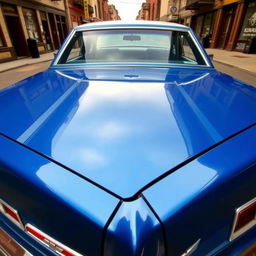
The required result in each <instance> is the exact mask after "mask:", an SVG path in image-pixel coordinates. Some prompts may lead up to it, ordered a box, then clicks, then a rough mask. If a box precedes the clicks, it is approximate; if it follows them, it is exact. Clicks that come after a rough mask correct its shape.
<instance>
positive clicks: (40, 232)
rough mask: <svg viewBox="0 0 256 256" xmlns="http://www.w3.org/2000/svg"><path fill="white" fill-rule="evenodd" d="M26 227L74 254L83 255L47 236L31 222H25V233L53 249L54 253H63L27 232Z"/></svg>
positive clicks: (76, 255)
mask: <svg viewBox="0 0 256 256" xmlns="http://www.w3.org/2000/svg"><path fill="white" fill-rule="evenodd" d="M26 227H29V228H31V229H34V230H35V231H36V232H37V233H39V234H41V235H42V236H44V237H45V238H47V239H49V241H52V242H53V243H55V244H56V245H59V246H60V247H62V248H63V249H65V250H67V251H69V252H71V253H73V254H74V255H75V256H83V255H82V254H80V253H78V252H76V251H74V250H72V249H71V248H69V247H67V246H65V245H64V244H62V243H60V242H59V241H57V240H55V239H54V238H52V237H50V236H48V235H47V234H45V233H44V232H42V231H41V230H39V229H38V228H36V227H35V226H33V225H31V224H29V223H28V224H26V225H25V231H26V233H27V234H29V235H30V236H31V237H33V238H34V239H36V240H37V241H39V242H40V243H41V244H43V245H45V246H47V247H48V248H50V249H51V250H53V251H54V252H55V253H57V254H59V255H64V254H62V253H61V252H58V251H55V250H54V249H53V248H52V247H50V246H49V244H48V243H46V242H43V241H41V240H40V239H38V238H37V237H36V236H34V235H33V234H31V233H29V232H28V231H27V230H26Z"/></svg>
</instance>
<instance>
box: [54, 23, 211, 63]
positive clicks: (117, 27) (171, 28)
mask: <svg viewBox="0 0 256 256" xmlns="http://www.w3.org/2000/svg"><path fill="white" fill-rule="evenodd" d="M120 29H145V30H166V31H178V32H186V33H188V34H189V36H190V38H191V40H192V41H193V43H194V45H195V46H196V48H197V50H198V52H199V54H200V55H201V57H202V59H203V61H204V62H205V65H200V64H179V63H175V64H174V63H166V64H163V63H153V62H152V63H142V62H138V63H136V62H134V63H132V62H131V63H124V62H111V63H106V62H104V63H79V64H78V63H74V64H61V63H58V62H59V61H60V59H61V57H62V54H63V53H64V52H65V50H66V48H67V47H68V45H69V43H70V41H71V40H72V39H73V37H74V35H75V33H76V32H86V31H101V30H120ZM91 66H92V67H93V66H152V67H154V66H157V67H173V66H177V67H191V68H197V67H201V68H214V67H213V65H212V63H211V61H210V60H209V58H208V57H207V54H206V52H205V50H204V49H203V47H202V46H201V45H200V42H199V41H198V39H197V38H196V36H195V35H194V33H193V32H192V30H191V29H190V28H186V27H184V28H182V27H181V28H177V27H169V28H168V27H156V26H143V25H142V26H136V25H135V26H133V25H130V26H115V27H99V28H97V27H91V28H84V27H81V28H76V29H74V30H73V31H71V33H70V34H69V36H68V38H67V39H66V41H65V43H64V45H63V46H62V47H61V48H60V50H59V51H58V54H57V56H56V58H55V59H54V60H53V62H52V64H51V67H91Z"/></svg>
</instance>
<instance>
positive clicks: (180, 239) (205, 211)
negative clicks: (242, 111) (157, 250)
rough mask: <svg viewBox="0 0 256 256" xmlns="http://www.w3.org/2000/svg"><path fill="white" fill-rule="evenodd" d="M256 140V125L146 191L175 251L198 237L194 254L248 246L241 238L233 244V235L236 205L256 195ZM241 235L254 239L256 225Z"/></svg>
mask: <svg viewBox="0 0 256 256" xmlns="http://www.w3.org/2000/svg"><path fill="white" fill-rule="evenodd" d="M255 143H256V127H255V126H254V127H252V128H251V129H249V130H247V131H245V132H243V133H242V134H239V135H237V136H236V137H234V138H232V139H231V140H228V141H226V142H225V143H223V144H222V145H220V146H218V147H216V148H214V149H212V150H211V151H209V152H208V153H206V154H204V155H202V156H201V157H199V158H197V159H195V160H194V161H192V162H190V163H189V164H187V165H186V166H184V167H182V168H181V169H179V170H177V171H176V172H175V173H172V174H170V175H169V176H168V177H166V178H165V179H164V180H162V181H160V182H158V183H157V184H155V185H154V186H152V187H150V188H149V189H147V190H146V191H144V195H145V197H146V198H147V200H148V201H149V203H150V204H151V205H152V207H153V208H154V209H155V211H156V213H157V214H158V215H159V217H160V218H161V220H162V221H163V222H164V225H165V229H166V232H167V241H168V249H169V251H170V252H172V253H173V255H181V254H182V253H183V252H184V251H185V249H186V248H189V247H190V246H191V245H192V244H193V243H194V242H195V241H197V240H198V239H199V238H200V239H201V242H200V244H199V247H198V249H197V250H196V252H195V253H194V254H193V255H195V256H196V255H216V253H217V252H220V251H221V250H224V249H226V247H228V248H229V249H227V251H234V252H235V251H238V250H239V248H244V247H242V244H241V243H240V242H239V240H240V239H236V240H234V241H233V242H232V243H230V242H229V237H230V232H231V227H232V223H233V220H234V215H235V209H237V208H238V207H240V206H241V205H243V204H244V203H246V202H248V201H250V200H251V199H252V198H254V197H255V182H256V164H255V159H256V151H255ZM248 234H249V235H248ZM242 237H245V239H246V240H247V241H248V242H249V241H253V239H255V228H254V232H251V233H250V232H249V233H248V232H247V234H244V235H243V236H242ZM217 248H218V249H217ZM232 248H233V249H232ZM224 252H225V251H224ZM224 252H223V255H231V254H225V253H224Z"/></svg>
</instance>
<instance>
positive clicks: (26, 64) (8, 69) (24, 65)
mask: <svg viewBox="0 0 256 256" xmlns="http://www.w3.org/2000/svg"><path fill="white" fill-rule="evenodd" d="M14 61H15V60H14ZM48 61H52V59H49V60H42V61H39V62H35V63H25V64H21V65H19V66H16V67H11V68H6V69H2V70H0V73H3V72H6V71H10V70H13V69H17V68H22V67H26V66H31V65H35V64H39V63H44V62H48Z"/></svg>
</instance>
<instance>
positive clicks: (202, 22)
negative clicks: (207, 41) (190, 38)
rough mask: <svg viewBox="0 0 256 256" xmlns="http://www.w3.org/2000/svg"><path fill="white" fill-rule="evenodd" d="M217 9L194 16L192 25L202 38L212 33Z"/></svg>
mask: <svg viewBox="0 0 256 256" xmlns="http://www.w3.org/2000/svg"><path fill="white" fill-rule="evenodd" d="M215 17H216V11H213V12H208V13H205V14H201V15H197V16H194V17H193V19H192V27H193V29H194V30H195V32H196V33H197V35H198V37H199V39H200V40H202V39H203V38H205V37H206V36H210V37H211V35H212V31H213V27H214V22H215Z"/></svg>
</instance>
